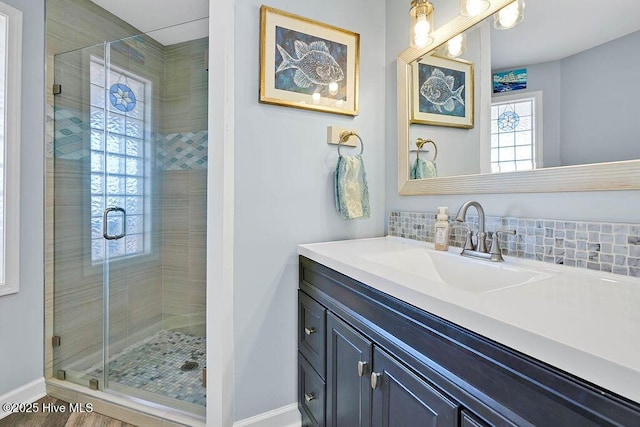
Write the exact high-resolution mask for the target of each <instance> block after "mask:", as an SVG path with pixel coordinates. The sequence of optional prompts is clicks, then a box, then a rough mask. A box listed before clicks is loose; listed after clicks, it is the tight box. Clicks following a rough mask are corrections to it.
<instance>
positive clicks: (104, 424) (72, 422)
mask: <svg viewBox="0 0 640 427" xmlns="http://www.w3.org/2000/svg"><path fill="white" fill-rule="evenodd" d="M35 403H37V412H35V409H36V406H35V404H34V406H32V407H31V409H32V411H33V412H32V413H14V414H11V415H9V416H8V417H5V418H3V419H1V420H0V427H85V426H87V427H94V426H95V427H135V426H134V425H133V424H127V423H125V422H123V421H119V420H116V419H114V418H109V417H107V416H104V415H100V414H97V413H95V412H79V411H75V412H73V411H72V408H71V406H70V404H69V403H67V402H64V401H62V400H58V399H55V398H53V397H49V396H45V397H43V398H42V399H40V400H38V401H37V402H35ZM61 407H64V408H65V409H64V412H62V409H60V408H61ZM54 408H57V409H58V411H54ZM84 409H85V410H86V409H87V408H84Z"/></svg>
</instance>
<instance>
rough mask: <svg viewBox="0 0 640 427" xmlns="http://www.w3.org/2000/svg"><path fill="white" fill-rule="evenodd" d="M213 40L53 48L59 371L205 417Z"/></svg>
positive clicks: (137, 40) (142, 38) (144, 39)
mask: <svg viewBox="0 0 640 427" xmlns="http://www.w3.org/2000/svg"><path fill="white" fill-rule="evenodd" d="M207 49H208V38H202V39H197V40H192V41H188V42H182V43H178V44H175V45H170V46H164V45H162V44H160V43H158V42H157V41H155V40H154V39H153V38H151V37H149V36H147V35H139V36H135V37H130V38H127V39H123V40H118V41H114V42H110V43H105V44H101V45H98V46H92V47H87V48H84V49H80V50H75V51H71V52H66V53H62V54H58V55H56V56H55V59H54V63H55V83H56V85H55V88H54V93H56V95H55V96H54V133H55V134H54V153H53V154H54V174H53V175H54V178H53V179H54V183H53V188H54V204H53V211H54V212H53V215H54V248H53V249H54V335H55V336H54V342H53V345H54V349H53V350H54V351H53V355H54V375H55V376H56V377H57V378H59V379H63V380H66V381H71V382H74V383H77V384H80V385H83V386H86V387H90V388H92V389H95V390H101V391H105V392H108V393H115V394H119V395H122V396H127V397H133V398H136V399H137V400H144V401H147V402H151V403H153V404H154V405H162V406H166V407H170V408H175V409H179V410H182V411H187V412H190V413H193V414H197V415H202V416H204V413H205V410H204V405H205V396H206V394H205V391H206V388H205V387H204V383H203V379H204V375H203V370H204V368H206V354H205V341H206V329H205V313H206V307H205V301H206V277H205V264H206V245H205V241H206V195H207V189H206V175H207V140H208V132H207V66H206V52H207Z"/></svg>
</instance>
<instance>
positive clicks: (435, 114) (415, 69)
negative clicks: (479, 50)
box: [410, 55, 473, 129]
mask: <svg viewBox="0 0 640 427" xmlns="http://www.w3.org/2000/svg"><path fill="white" fill-rule="evenodd" d="M411 81H412V87H411V104H412V105H411V120H410V122H411V123H412V124H425V125H434V126H449V127H457V128H466V129H470V128H472V127H473V63H471V62H469V61H464V60H460V59H449V58H441V57H439V56H432V55H428V56H425V57H424V58H422V59H421V60H420V61H416V62H414V63H413V64H412V78H411Z"/></svg>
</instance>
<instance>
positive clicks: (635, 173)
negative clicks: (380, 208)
mask: <svg viewBox="0 0 640 427" xmlns="http://www.w3.org/2000/svg"><path fill="white" fill-rule="evenodd" d="M513 1H514V0H491V5H490V7H489V9H487V10H486V11H484V12H483V13H481V14H480V15H478V16H475V17H465V16H460V15H459V16H457V17H456V18H454V19H452V20H451V21H449V22H448V23H447V24H445V25H443V26H442V27H440V28H438V29H437V30H436V31H435V32H434V34H433V37H434V42H433V43H432V44H431V45H429V46H427V47H425V48H422V49H415V48H411V47H410V48H408V49H406V50H405V51H403V52H401V53H400V54H399V55H398V58H397V67H398V76H397V79H398V84H397V90H398V104H397V110H398V111H397V113H398V193H399V194H400V195H405V196H409V195H434V194H479V193H548V192H562V191H606V190H636V189H640V160H625V161H618V162H606V163H592V164H586V165H573V166H559V167H551V168H542V169H536V170H531V171H520V172H502V173H485V174H477V175H462V176H449V177H440V178H427V179H409V153H410V151H409V147H410V141H409V127H410V120H409V118H410V116H409V113H410V111H411V110H410V107H411V106H410V102H411V99H410V96H409V90H408V88H409V87H410V86H409V84H410V82H411V63H412V62H413V61H416V60H418V59H419V58H421V57H423V56H424V55H426V54H428V53H429V52H431V51H434V50H435V49H437V48H438V47H440V46H441V45H442V44H443V43H445V42H446V41H447V40H449V39H450V38H451V37H454V36H456V35H458V34H460V33H462V32H464V31H466V30H468V29H469V28H471V27H473V26H474V25H476V24H477V23H479V22H481V21H483V20H484V19H485V18H487V17H489V16H491V15H493V14H494V13H495V12H497V11H498V10H500V9H502V8H503V7H505V6H507V5H509V4H510V3H512V2H513ZM525 19H526V17H525ZM476 117H477V118H480V119H482V118H483V116H482V115H481V114H477V115H476ZM425 129H428V127H426V128H425ZM445 143H446V142H445Z"/></svg>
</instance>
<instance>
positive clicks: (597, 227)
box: [388, 211, 640, 277]
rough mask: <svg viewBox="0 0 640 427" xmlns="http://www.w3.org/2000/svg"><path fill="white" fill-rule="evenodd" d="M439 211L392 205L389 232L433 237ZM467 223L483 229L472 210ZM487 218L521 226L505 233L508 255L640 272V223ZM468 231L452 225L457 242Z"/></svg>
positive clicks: (490, 223)
mask: <svg viewBox="0 0 640 427" xmlns="http://www.w3.org/2000/svg"><path fill="white" fill-rule="evenodd" d="M435 215H436V213H435V212H426V213H416V212H398V211H391V212H390V213H389V224H388V225H389V227H388V230H389V232H388V234H389V235H390V236H397V237H404V238H408V239H414V240H420V241H423V242H433V240H434V224H435V221H436V220H435ZM450 215H451V214H450ZM453 216H455V213H453ZM449 222H450V223H451V224H453V222H454V220H453V218H450V220H449ZM467 223H468V224H469V225H470V227H471V229H472V230H474V231H477V230H478V217H477V216H472V215H467ZM485 224H486V231H488V232H493V231H495V230H516V235H515V236H513V235H501V237H500V247H501V248H503V254H504V255H510V256H515V257H518V258H527V259H533V260H538V261H543V262H549V263H554V264H564V265H568V266H573V267H582V268H588V269H591V270H598V271H606V272H612V273H616V274H623V275H627V276H635V277H640V223H636V224H626V223H612V222H586V221H564V220H550V219H529V218H514V217H498V216H485ZM465 232H466V231H465V230H464V229H461V228H454V227H451V236H450V237H451V244H452V245H453V246H458V247H462V245H463V243H464V239H465Z"/></svg>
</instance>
